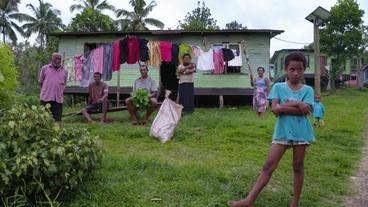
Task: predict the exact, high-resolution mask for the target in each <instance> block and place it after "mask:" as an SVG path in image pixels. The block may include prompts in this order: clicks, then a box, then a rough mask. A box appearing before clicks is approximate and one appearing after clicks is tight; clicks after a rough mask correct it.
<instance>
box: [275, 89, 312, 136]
mask: <svg viewBox="0 0 368 207" xmlns="http://www.w3.org/2000/svg"><path fill="white" fill-rule="evenodd" d="M268 99H269V100H270V101H271V100H273V99H278V100H279V103H280V104H283V103H285V101H286V100H289V101H302V102H304V103H307V104H309V105H312V104H313V102H314V92H313V89H312V88H311V87H310V86H307V85H304V86H303V87H302V88H300V89H299V90H298V91H293V90H291V89H290V88H289V86H288V84H287V83H286V82H283V83H276V84H274V85H273V87H272V89H271V92H270V94H269V95H268ZM272 139H273V140H275V141H285V140H286V141H289V140H290V141H298V142H302V141H307V142H314V141H315V138H314V134H313V128H312V125H311V124H310V122H309V120H308V117H307V115H304V116H294V115H281V116H278V117H277V120H276V126H275V130H274V133H273V136H272Z"/></svg>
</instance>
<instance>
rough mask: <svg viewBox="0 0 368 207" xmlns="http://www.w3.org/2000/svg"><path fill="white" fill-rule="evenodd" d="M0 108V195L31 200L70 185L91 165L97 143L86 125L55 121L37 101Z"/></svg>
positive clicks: (98, 149) (97, 156)
mask: <svg viewBox="0 0 368 207" xmlns="http://www.w3.org/2000/svg"><path fill="white" fill-rule="evenodd" d="M1 114H2V116H1V117H0V137H1V140H0V159H1V163H0V178H1V179H0V195H2V197H8V196H12V195H17V194H23V195H26V196H27V197H28V199H30V200H35V199H39V197H40V195H42V194H45V196H46V197H48V195H51V194H56V193H58V192H60V191H62V190H70V189H72V188H74V187H76V186H77V185H78V184H80V183H81V182H82V180H83V178H85V177H86V176H87V175H88V174H90V172H91V169H93V168H95V167H96V166H97V164H98V161H99V160H100V157H101V147H100V144H99V143H98V141H97V139H96V137H93V136H91V135H90V134H89V132H88V131H87V130H85V129H77V128H75V127H71V128H58V127H56V126H55V125H54V122H53V119H52V118H51V116H50V114H49V112H48V111H47V110H46V108H44V107H42V106H32V107H28V106H27V105H18V106H15V107H13V108H12V109H10V110H3V111H1ZM47 199H49V197H48V198H47Z"/></svg>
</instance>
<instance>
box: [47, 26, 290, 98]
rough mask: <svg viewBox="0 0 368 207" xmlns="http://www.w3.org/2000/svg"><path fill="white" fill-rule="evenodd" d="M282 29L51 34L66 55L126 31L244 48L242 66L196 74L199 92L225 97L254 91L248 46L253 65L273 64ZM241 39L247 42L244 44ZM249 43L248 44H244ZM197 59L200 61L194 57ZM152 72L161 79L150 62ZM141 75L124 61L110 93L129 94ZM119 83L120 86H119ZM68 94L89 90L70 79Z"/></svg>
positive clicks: (205, 45)
mask: <svg viewBox="0 0 368 207" xmlns="http://www.w3.org/2000/svg"><path fill="white" fill-rule="evenodd" d="M282 32H283V31H282V30H267V29H255V30H250V29H246V30H218V31H182V30H150V31H135V32H91V33H84V32H82V33H81V32H60V33H50V34H48V35H49V36H56V37H58V38H59V52H60V53H61V54H63V55H64V56H65V59H71V58H73V57H74V56H77V55H80V54H81V53H83V52H84V51H85V50H86V47H88V46H89V45H91V44H98V43H109V42H114V41H116V40H117V39H120V38H124V37H125V36H126V35H135V36H137V37H140V38H145V39H147V40H157V41H166V42H172V43H186V44H189V45H196V46H199V47H201V49H202V50H203V51H208V50H209V49H211V48H214V49H218V48H230V49H236V50H238V51H240V54H241V56H242V65H241V66H240V67H238V68H235V69H234V68H232V67H225V72H224V74H218V75H215V74H211V73H209V72H206V71H198V72H197V73H195V75H194V86H195V95H196V96H200V95H216V96H219V97H220V100H221V99H222V100H223V96H226V95H245V96H247V95H252V88H251V86H250V74H249V68H248V66H247V62H246V59H245V54H244V49H245V51H246V52H247V56H248V57H249V63H250V67H251V68H252V69H253V72H254V73H255V68H257V67H258V66H263V67H264V68H269V57H270V39H271V38H272V37H274V36H276V35H278V34H280V33H282ZM241 42H243V43H245V44H241ZM244 45H245V47H246V48H243V47H244ZM193 62H196V59H195V58H194V60H193ZM149 68H150V71H149V75H150V76H151V77H153V78H154V79H155V80H156V83H161V79H160V78H161V76H160V72H159V71H160V70H159V68H158V67H153V66H149ZM139 76H140V74H139V70H138V65H137V64H132V65H128V64H122V65H121V69H120V74H119V73H117V72H115V73H113V79H112V80H111V81H107V82H106V83H107V84H108V85H109V86H110V90H109V91H110V93H119V94H122V95H123V96H124V95H127V94H129V92H131V90H132V85H133V83H134V80H135V79H136V78H138V77H139ZM118 86H119V87H118ZM65 93H67V94H85V93H87V90H86V89H85V88H81V87H79V86H78V83H75V82H69V83H68V86H67V88H66V90H65Z"/></svg>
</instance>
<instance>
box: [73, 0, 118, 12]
mask: <svg viewBox="0 0 368 207" xmlns="http://www.w3.org/2000/svg"><path fill="white" fill-rule="evenodd" d="M74 1H79V2H80V3H79V4H73V5H71V6H70V12H73V11H75V10H82V11H84V10H85V9H91V10H92V11H95V12H97V13H101V12H102V11H103V10H110V11H115V7H114V6H112V5H111V4H109V3H108V2H107V1H106V0H104V1H102V2H100V0H74Z"/></svg>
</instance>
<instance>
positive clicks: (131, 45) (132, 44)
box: [127, 37, 139, 64]
mask: <svg viewBox="0 0 368 207" xmlns="http://www.w3.org/2000/svg"><path fill="white" fill-rule="evenodd" d="M127 44H128V58H127V63H128V64H134V63H136V62H137V61H138V59H139V41H138V38H135V37H133V38H127Z"/></svg>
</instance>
